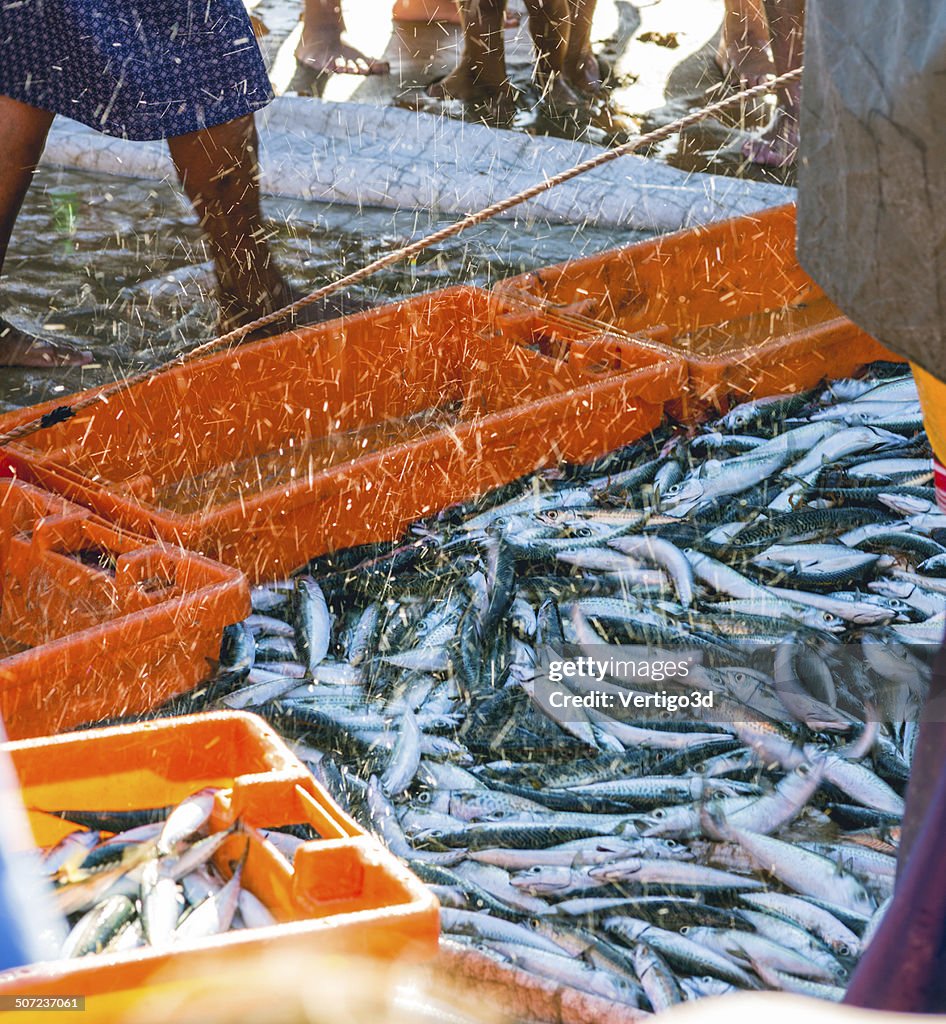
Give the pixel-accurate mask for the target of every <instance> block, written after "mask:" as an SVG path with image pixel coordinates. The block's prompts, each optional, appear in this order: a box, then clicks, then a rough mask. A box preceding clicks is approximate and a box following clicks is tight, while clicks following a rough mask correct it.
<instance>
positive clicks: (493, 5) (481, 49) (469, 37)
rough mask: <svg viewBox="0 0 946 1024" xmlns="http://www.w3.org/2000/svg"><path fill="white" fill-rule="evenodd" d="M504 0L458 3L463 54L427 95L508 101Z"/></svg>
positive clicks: (439, 97) (470, 99)
mask: <svg viewBox="0 0 946 1024" xmlns="http://www.w3.org/2000/svg"><path fill="white" fill-rule="evenodd" d="M505 7H506V0H460V14H461V17H462V19H463V54H462V56H461V57H460V63H459V64H458V65H457V66H456V67H455V68H454V70H453V71H451V72H450V74H449V75H447V77H446V78H444V79H443V81H440V82H434V83H433V84H431V85H430V86H428V88H427V93H428V95H430V96H433V97H435V98H437V99H446V98H453V99H458V100H468V101H500V102H504V101H505V102H508V101H510V100H511V89H510V85H509V79H508V78H507V77H506V49H505V44H504V42H503V12H504V10H505Z"/></svg>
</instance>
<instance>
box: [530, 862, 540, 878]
mask: <svg viewBox="0 0 946 1024" xmlns="http://www.w3.org/2000/svg"><path fill="white" fill-rule="evenodd" d="M529 874H530V875H541V874H542V865H541V864H533V865H532V867H531V868H529Z"/></svg>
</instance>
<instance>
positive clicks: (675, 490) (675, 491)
mask: <svg viewBox="0 0 946 1024" xmlns="http://www.w3.org/2000/svg"><path fill="white" fill-rule="evenodd" d="M679 493H680V485H679V484H674V485H673V487H668V488H667V494H668V495H670V494H679Z"/></svg>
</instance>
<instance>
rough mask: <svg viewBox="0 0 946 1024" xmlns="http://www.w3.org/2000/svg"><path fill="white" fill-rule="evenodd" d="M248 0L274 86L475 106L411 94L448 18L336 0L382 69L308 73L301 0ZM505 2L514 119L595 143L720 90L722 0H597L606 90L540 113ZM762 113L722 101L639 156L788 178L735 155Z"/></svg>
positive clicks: (527, 52) (425, 73) (455, 108)
mask: <svg viewBox="0 0 946 1024" xmlns="http://www.w3.org/2000/svg"><path fill="white" fill-rule="evenodd" d="M248 6H249V7H250V8H251V10H252V12H253V14H254V16H255V17H256V18H257V23H258V28H259V30H260V31H261V32H262V33H263V34H262V35H261V38H260V42H261V45H262V48H263V51H264V55H265V57H266V59H267V63H268V65H269V67H270V69H271V77H272V80H273V85H274V87H275V89H276V91H277V92H279V93H282V92H288V93H300V94H304V95H316V96H323V97H324V98H325V99H331V100H346V99H355V100H358V101H359V102H362V103H365V102H367V103H371V102H376V103H397V104H399V105H406V106H411V107H417V108H419V109H423V110H428V111H431V112H435V113H443V114H445V115H446V116H451V117H464V116H467V117H469V116H480V112H477V111H474V112H472V113H471V112H470V111H465V110H464V109H463V106H462V105H461V104H459V103H455V102H448V103H441V102H437V101H432V100H430V99H429V98H427V97H425V96H424V94H423V88H422V87H423V86H424V85H426V84H427V83H429V82H431V81H433V80H434V79H436V78H439V77H442V76H443V75H444V74H446V73H447V72H449V71H450V70H451V69H452V68H453V67H454V66H455V64H456V61H457V57H458V54H459V49H460V43H461V33H460V30H459V28H458V27H457V26H453V25H447V24H444V23H435V24H432V25H426V24H420V23H407V24H406V23H393V22H392V21H391V18H390V15H391V0H347V2H345V3H343V10H344V13H345V18H346V22H347V26H348V29H349V31H348V37H347V38H348V40H349V41H350V42H351V43H352V45H354V46H356V47H358V48H359V49H360V50H361V51H362V52H364V53H365V54H367V55H369V56H371V57H382V58H384V59H385V60H387V61H388V62H389V63H390V65H391V72H390V74H389V75H387V76H372V77H369V78H359V77H357V76H352V75H337V76H330V77H327V78H316V77H315V76H313V75H312V74H310V73H308V72H306V71H305V70H301V69H299V68H298V67H297V65H296V62H295V60H294V59H293V53H294V51H295V48H296V45H297V43H298V41H299V37H300V35H301V31H302V27H301V24H300V21H299V15H300V11H301V8H302V3H301V0H255V2H254V0H250V2H249V3H248ZM509 9H510V10H512V11H515V12H520V13H522V19H521V23H520V26H519V27H518V28H516V29H509V30H507V31H506V32H505V47H506V66H507V69H508V71H509V76H510V79H511V81H512V83H513V85H514V86H515V88H516V89H517V90H519V93H520V96H519V102H518V107H519V111H518V114H517V115H516V118H515V121H514V123H513V127H515V128H518V129H521V130H523V131H529V132H533V133H537V134H552V135H560V136H566V137H569V138H581V139H582V140H584V141H588V142H595V143H599V144H602V145H606V144H608V143H610V142H624V141H626V140H627V139H628V138H630V137H633V136H634V135H637V134H639V133H640V132H641V131H647V130H649V129H652V128H655V127H657V126H659V125H663V124H666V123H669V122H670V121H672V120H674V119H676V118H678V117H680V116H682V115H683V114H686V113H688V112H689V111H690V110H692V109H694V108H696V107H700V106H703V105H704V104H705V103H706V102H710V101H713V100H716V99H719V98H721V96H722V95H723V94H724V92H725V86H724V83H723V76H722V73H721V72H720V70H719V68H718V66H717V64H716V61H715V55H716V49H717V44H718V41H719V28H720V24H721V21H722V17H723V0H646V2H642V3H629V2H627V0H598V2H597V6H596V8H595V19H594V31H593V35H592V45H593V48H594V50H595V52H596V54H598V56H599V57H600V58H601V60H602V61H603V62H604V63H605V64H606V65H607V66H608V67H609V68H610V69H611V75H612V81H611V88H610V90H609V95H608V98H607V101H606V102H602V103H597V104H595V105H594V106H593V107H591V108H589V109H587V110H584V111H577V112H575V114H574V116H572V117H569V118H557V119H552V118H550V117H548V116H547V114H546V113H544V112H542V111H541V110H537V109H536V107H537V99H538V97H537V94H536V91H535V89H534V87H533V85H532V82H531V75H532V71H533V67H534V61H533V53H532V43H531V40H530V37H529V32H528V22H527V19H526V17H525V14H524V9H523V8H522V0H509ZM770 112H771V106H770V104H769V103H762V104H759V105H757V106H756V107H754V108H753V109H751V110H746V109H742V110H740V109H739V108H738V107H737V108H734V110H733V115H732V117H731V118H730V119H729V120H728V121H727V123H725V124H722V123H720V122H718V121H711V122H706V123H705V124H703V125H701V126H698V127H697V128H694V129H692V130H690V131H689V132H688V133H687V134H686V136H685V137H684V138H681V137H680V136H672V137H671V138H669V139H667V140H666V142H664V143H661V144H660V148H659V151H658V152H656V153H651V154H649V155H654V156H658V157H659V158H661V159H664V160H666V161H667V162H668V163H671V164H673V165H674V166H677V167H680V168H682V169H684V170H696V171H713V172H716V173H719V174H732V175H738V176H742V177H751V178H755V179H758V180H765V181H776V182H779V183H787V184H792V183H793V172H792V171H791V170H787V171H786V170H773V169H768V168H760V167H756V166H754V165H752V164H749V163H748V162H747V161H746V160H745V159H744V158H743V156H742V154H741V143H742V142H743V141H744V139H745V135H744V131H750V130H753V129H757V128H759V127H760V126H762V125H764V124H765V123H766V121H767V120H768V117H769V114H770Z"/></svg>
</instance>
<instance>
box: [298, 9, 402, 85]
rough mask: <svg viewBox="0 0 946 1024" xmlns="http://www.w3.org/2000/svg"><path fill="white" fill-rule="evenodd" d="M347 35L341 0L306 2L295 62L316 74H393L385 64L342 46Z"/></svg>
mask: <svg viewBox="0 0 946 1024" xmlns="http://www.w3.org/2000/svg"><path fill="white" fill-rule="evenodd" d="M344 33H345V19H344V18H343V16H342V8H341V6H340V2H339V0H305V16H304V18H303V22H302V38H301V39H300V40H299V45H298V46H297V47H296V60H297V61H298V62H299V63H300V64H304V65H305V66H306V67H307V68H309V69H310V70H312V71H314V72H315V73H316V74H331V75H386V74H387V73H388V71H390V69H391V66H390V64H388V62H387V61H386V60H375V59H374V58H372V57H366V56H365V55H364V54H363V53H362V52H361V51H360V50H356V49H355V47H354V46H349V45H348V43H345V42H343V41H342V36H343V35H344Z"/></svg>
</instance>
